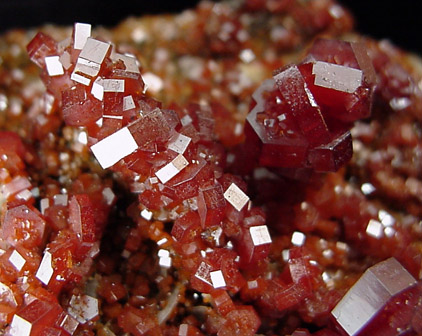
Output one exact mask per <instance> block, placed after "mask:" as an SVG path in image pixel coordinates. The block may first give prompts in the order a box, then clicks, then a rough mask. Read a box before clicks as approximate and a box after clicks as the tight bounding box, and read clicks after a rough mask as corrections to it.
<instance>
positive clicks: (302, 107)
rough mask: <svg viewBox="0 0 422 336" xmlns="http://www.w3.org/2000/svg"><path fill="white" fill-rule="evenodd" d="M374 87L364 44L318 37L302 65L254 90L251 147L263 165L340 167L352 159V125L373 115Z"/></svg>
mask: <svg viewBox="0 0 422 336" xmlns="http://www.w3.org/2000/svg"><path fill="white" fill-rule="evenodd" d="M374 88H375V71H374V68H373V65H372V62H371V60H370V59H369V56H368V55H367V53H366V50H365V48H364V47H363V45H362V44H361V43H357V42H344V41H333V40H326V39H318V40H316V41H315V43H314V44H313V46H312V47H311V49H310V50H309V53H308V55H307V57H306V59H305V60H304V61H303V62H302V63H300V64H299V65H287V66H285V67H284V68H281V69H279V70H277V71H276V73H275V75H274V77H273V78H272V79H268V80H267V81H265V82H264V83H263V84H262V85H261V86H260V87H259V88H258V90H257V91H255V93H254V94H253V99H254V101H255V106H254V107H253V109H252V110H251V112H250V114H249V115H248V117H247V121H248V123H247V129H246V132H247V133H246V134H247V136H248V137H249V144H248V146H250V147H251V148H252V151H253V152H254V153H253V155H254V156H255V157H256V158H257V160H258V162H259V163H258V164H259V165H262V166H266V167H281V168H310V169H312V170H315V171H321V172H323V171H337V170H338V169H339V168H340V167H342V166H344V165H345V164H346V163H347V162H348V161H349V160H350V159H351V157H352V152H353V150H352V137H351V134H350V129H351V128H352V126H353V122H354V121H356V120H359V119H362V118H367V117H369V116H370V113H371V104H372V96H373V92H374Z"/></svg>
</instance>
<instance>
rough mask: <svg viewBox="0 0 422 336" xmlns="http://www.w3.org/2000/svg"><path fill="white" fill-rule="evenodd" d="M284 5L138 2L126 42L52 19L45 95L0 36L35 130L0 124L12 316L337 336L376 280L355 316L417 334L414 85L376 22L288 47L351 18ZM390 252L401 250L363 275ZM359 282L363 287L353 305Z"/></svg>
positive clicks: (41, 60) (23, 114) (132, 328)
mask: <svg viewBox="0 0 422 336" xmlns="http://www.w3.org/2000/svg"><path fill="white" fill-rule="evenodd" d="M276 2H277V1H273V0H262V1H261V0H259V1H257V0H253V1H247V2H246V4H245V5H243V6H238V7H231V5H230V6H229V5H227V4H226V3H218V4H213V3H211V2H206V3H202V4H201V5H200V6H199V7H198V8H197V10H194V11H190V12H189V13H187V14H184V15H183V16H180V17H178V18H177V19H176V20H173V17H170V16H169V17H166V20H164V21H159V20H158V21H156V20H155V19H151V21H148V23H147V24H146V25H143V24H142V25H140V26H138V25H137V24H136V19H135V21H131V22H132V23H130V26H131V27H132V28H133V27H135V28H133V29H134V30H133V31H132V33H130V34H123V33H122V31H124V30H125V29H126V28H125V25H123V26H122V27H121V28H119V29H118V31H119V33H118V34H117V35H118V36H120V37H119V39H124V41H125V42H124V45H122V51H123V52H124V54H120V53H119V52H118V51H117V49H116V48H115V47H114V44H112V43H109V42H105V41H106V40H105V39H104V37H106V38H109V36H108V34H106V33H105V31H103V30H101V31H99V33H100V34H102V35H103V36H102V37H100V38H98V39H96V38H93V37H91V36H89V35H90V34H89V32H88V30H86V31H85V32H84V33H83V34H82V35H83V36H82V35H80V34H79V33H77V29H79V28H82V27H84V28H83V29H87V28H88V26H89V25H84V24H76V25H75V30H74V34H73V35H72V39H66V40H64V41H61V42H59V43H57V42H56V41H54V40H53V39H52V38H50V37H49V36H47V35H44V34H38V35H37V36H36V37H35V38H34V40H33V41H32V42H31V43H30V44H29V45H28V52H29V54H30V58H31V59H32V60H33V61H34V62H35V63H36V64H37V65H39V66H40V67H41V79H42V80H43V81H44V83H45V86H46V88H47V93H46V94H45V95H44V97H43V98H42V100H39V99H38V98H31V95H32V94H34V95H37V94H38V91H37V88H38V85H34V82H30V84H28V83H26V80H24V81H23V83H24V84H22V86H19V87H18V88H16V87H15V85H16V83H17V82H19V83H20V82H21V80H20V79H19V74H20V73H19V72H16V71H13V70H12V71H9V68H8V66H9V65H10V64H9V63H10V60H9V58H11V57H3V54H4V48H3V49H1V50H0V58H1V59H2V61H3V62H5V64H6V66H5V67H4V69H3V67H2V69H1V76H0V82H1V83H4V82H6V81H7V83H8V84H7V85H5V87H6V86H9V85H11V87H12V88H11V89H10V90H9V89H5V90H6V92H7V94H9V93H10V94H12V95H14V94H15V93H16V92H23V93H22V95H21V96H19V97H18V98H19V99H18V100H22V106H20V110H19V109H18V108H16V106H14V105H13V108H12V107H11V106H12V98H13V99H15V100H13V104H16V97H15V96H13V97H9V96H8V97H6V98H7V99H9V101H8V100H7V99H5V98H4V97H5V96H4V95H3V91H2V92H1V93H0V109H1V110H2V111H1V112H2V114H1V118H0V123H1V124H2V127H3V126H4V127H5V128H7V129H9V128H10V129H14V130H16V129H18V130H19V134H21V135H22V136H24V138H23V140H21V138H20V137H19V136H17V135H16V134H15V133H11V132H1V133H0V182H1V184H2V188H1V190H0V205H1V208H0V211H1V216H0V220H1V226H0V333H1V332H2V331H3V330H4V332H5V333H6V335H16V334H19V336H22V335H24V336H26V335H29V336H32V335H33V334H37V335H44V336H53V335H55V336H57V335H60V336H67V335H74V336H76V335H78V336H80V335H87V336H88V335H91V336H92V335H94V334H98V335H99V336H111V335H120V334H122V333H124V334H131V335H132V334H133V335H177V334H178V335H180V336H183V335H185V336H189V335H202V334H207V335H255V334H268V335H270V334H271V335H272V334H279V335H295V336H309V335H311V334H312V335H320V336H323V335H325V336H334V335H339V334H341V333H342V332H343V331H344V330H343V329H342V327H341V325H344V324H342V322H344V321H343V320H342V319H344V318H346V319H352V318H353V316H354V314H355V313H356V312H357V313H358V314H359V313H360V312H361V311H363V310H364V309H361V308H362V307H366V306H365V303H364V302H363V301H364V300H365V299H368V298H369V299H368V300H367V301H371V303H373V302H377V303H378V305H377V307H376V309H375V308H374V309H372V310H371V312H373V313H374V314H372V313H371V314H372V315H371V314H370V315H371V316H370V317H369V322H368V323H367V324H366V325H365V326H364V329H362V330H359V331H358V332H357V333H358V334H359V333H362V334H365V333H366V334H374V335H375V334H377V333H379V332H380V331H382V333H383V334H386V335H389V334H391V335H396V334H397V333H399V332H400V333H407V334H409V335H413V334H415V333H421V332H422V331H421V330H422V326H421V322H420V317H421V314H422V313H421V312H422V308H421V306H422V305H421V300H420V297H421V294H420V281H419V282H417V281H416V280H412V281H408V282H407V283H404V284H403V283H401V281H400V279H399V280H397V279H395V278H394V276H397V274H400V278H401V277H402V276H403V274H405V273H406V271H405V269H407V270H408V271H409V272H411V273H412V275H413V276H414V277H417V276H419V277H420V265H421V263H420V261H421V257H420V254H421V248H420V244H419V243H418V239H419V238H420V227H419V226H420V225H419V224H418V222H419V220H418V218H419V217H418V216H419V215H420V209H419V206H418V205H419V203H420V195H419V194H420V190H419V189H420V188H419V187H420V186H419V180H418V176H419V173H418V171H417V166H418V165H417V164H414V163H417V162H419V161H418V159H417V154H415V153H417V152H418V150H417V148H418V147H417V146H418V139H419V137H418V134H419V133H418V128H417V127H414V126H411V124H410V122H413V121H412V120H413V119H412V118H413V117H414V115H419V114H418V113H419V112H418V110H415V107H414V106H417V103H416V102H417V97H416V95H417V93H418V89H417V85H416V82H415V83H413V82H412V80H410V79H409V78H408V75H409V74H408V72H407V71H406V70H404V68H403V69H401V68H400V67H398V66H395V65H392V64H394V61H393V60H394V59H397V57H398V56H397V55H395V56H392V55H391V54H388V52H386V51H385V50H388V48H387V49H385V50H384V49H383V48H384V47H382V46H381V45H379V44H376V43H375V42H368V41H365V42H364V43H365V45H363V44H360V43H350V42H343V41H336V40H325V39H316V40H315V42H314V43H313V45H312V46H311V48H310V50H309V51H308V56H307V57H306V58H305V60H304V61H302V62H301V63H298V64H296V65H294V64H290V65H287V66H286V65H285V64H286V61H287V60H288V61H291V60H292V59H293V58H294V57H293V56H296V54H295V55H293V54H291V55H289V56H288V57H285V55H283V52H282V51H283V50H284V49H283V48H292V47H293V48H295V50H296V47H297V46H300V45H305V44H307V43H308V41H309V40H310V38H312V39H313V37H315V36H314V34H315V32H319V31H321V30H324V29H328V30H327V31H326V32H327V33H328V32H330V33H328V36H330V35H335V36H339V35H340V34H342V32H343V30H344V27H345V25H346V26H347V24H350V22H349V23H348V19H347V18H348V17H347V15H346V14H345V11H344V10H343V9H342V8H341V7H340V6H338V5H337V4H336V3H335V2H334V1H331V0H328V1H316V2H315V1H314V2H306V1H305V2H304V1H294V0H288V1H279V2H277V3H276ZM251 9H252V10H253V11H251ZM255 12H256V13H255ZM268 12H270V13H272V14H271V17H269V13H268ZM314 13H316V15H314ZM289 15H290V16H289ZM264 22H268V24H267V23H265V24H264ZM144 23H145V22H144ZM150 26H151V27H155V28H151V27H150ZM132 28H131V29H132ZM150 28H151V29H152V30H153V31H152V34H151V35H150V34H149V33H150V31H149V29H150ZM161 28H163V29H162V31H161ZM164 28H166V29H164ZM167 28H168V29H167ZM173 28H177V29H173ZM144 29H146V31H147V32H148V34H146V35H145V32H144ZM179 29H180V32H179ZM155 30H159V34H156V33H154V31H155ZM89 31H90V29H89ZM161 35H162V36H161ZM57 36H60V34H58V35H57ZM139 36H141V39H143V40H142V42H140V43H136V47H135V46H134V45H133V44H132V42H131V39H133V40H136V39H138V38H139ZM142 36H143V37H142ZM163 36H164V37H163ZM266 36H268V39H267V38H266ZM170 37H171V38H170ZM257 37H262V38H263V41H257ZM12 40H14V41H15V39H12ZM270 40H271V42H269V41H270ZM17 41H20V40H19V39H17ZM151 41H153V42H151ZM189 41H190V42H189ZM17 43H19V42H17ZM151 43H152V44H151ZM168 43H170V47H169V48H167V46H168ZM76 45H78V46H77V48H76ZM138 48H139V49H138ZM366 48H369V52H367V51H366ZM6 49H7V48H6ZM12 49H13V48H12ZM139 50H143V51H142V55H141V59H142V65H143V67H144V69H140V68H139V64H138V63H137V61H136V59H135V57H134V56H133V55H130V54H129V53H134V54H137V53H138V52H139ZM150 54H151V55H152V54H154V55H153V56H151V57H150ZM368 55H370V56H371V57H368ZM208 56H216V57H213V58H208ZM279 56H280V57H279ZM150 58H151V59H150ZM12 59H13V58H12ZM373 61H374V64H375V65H376V67H377V71H378V72H381V73H382V74H381V75H379V74H375V73H374V71H373V68H372V63H373ZM412 64H413V63H412ZM281 65H283V66H284V67H282V68H280V69H279V70H277V71H275V72H274V73H273V78H271V79H268V80H265V81H263V82H262V84H261V85H260V86H259V83H260V81H261V80H262V78H265V77H269V76H271V72H272V71H273V70H274V69H275V68H277V67H280V66H281ZM384 66H385V68H384ZM412 66H413V65H411V64H407V67H408V68H411V67H412ZM405 68H406V67H405ZM145 71H147V74H146V76H145V83H146V84H144V81H143V79H142V75H141V72H142V73H145ZM175 74H177V76H178V78H177V80H176V79H175V78H174V77H173V76H175ZM9 77H10V78H9ZM30 77H31V78H32V75H31V76H30ZM3 78H6V79H5V80H3ZM379 80H381V82H380V87H379V91H374V87H375V84H376V83H377V82H378V81H379ZM154 81H155V83H154ZM154 84H157V85H154ZM18 85H21V84H18ZM148 85H149V86H150V87H149V88H148ZM257 86H258V89H256V87H257ZM34 90H35V91H36V93H32V92H33V91H34ZM254 90H255V92H254ZM9 91H10V92H9ZM252 92H254V93H252ZM152 95H154V97H160V99H162V100H163V103H161V102H160V101H158V100H156V99H155V98H152V97H151V96H152ZM374 95H375V96H376V100H374V99H373V96H374ZM251 96H252V97H251ZM187 98H189V99H191V100H192V101H195V103H188V102H187V100H189V99H187ZM250 98H252V104H251V106H250V107H251V112H250V113H249V115H248V116H247V122H246V125H245V133H246V143H245V144H244V145H241V146H239V147H236V148H234V149H233V148H231V147H232V146H235V145H238V144H240V143H241V142H242V141H243V134H242V125H243V122H244V120H245V116H246V114H247V110H248V105H249V103H250V102H251V101H250ZM40 99H41V98H40ZM157 99H158V98H157ZM172 99H176V103H171V102H170V101H171V100H172ZM217 101H218V102H217ZM373 103H374V104H375V107H376V109H377V110H376V114H375V115H374V119H373V120H371V122H367V121H360V122H359V123H358V124H357V126H356V127H355V128H354V129H353V136H354V137H355V138H356V139H357V140H356V142H355V143H354V144H356V149H357V150H356V152H357V155H356V157H355V160H354V161H353V162H351V164H350V166H348V168H347V169H344V170H341V169H340V168H341V167H342V166H344V165H345V164H346V163H347V162H348V161H349V160H350V158H351V156H352V146H351V144H352V137H351V132H350V129H351V128H352V126H353V122H355V121H357V120H358V119H362V118H367V117H368V116H369V115H370V111H371V107H372V104H373ZM386 103H387V105H388V106H390V108H391V109H392V110H395V111H399V110H400V111H401V110H405V109H407V108H409V106H410V110H411V111H412V113H413V114H414V115H413V116H411V115H410V114H409V113H396V114H393V113H390V111H389V110H388V111H386V110H385V106H384V105H385V104H386ZM412 104H415V105H414V106H412ZM9 105H10V106H9ZM19 114H20V115H19ZM3 116H6V117H7V118H9V117H10V119H7V122H5V123H4V125H3ZM62 120H64V122H65V125H63V122H62ZM397 120H399V122H398V125H397V129H394V130H392V129H393V128H394V126H392V125H390V123H391V124H394V123H396V122H397ZM409 120H410V121H409ZM9 121H10V123H9ZM15 121H16V123H18V124H19V125H15ZM383 128H385V129H386V130H388V131H385V130H384V129H383ZM379 130H380V134H381V135H379V136H378V135H377V132H378V131H379ZM389 132H390V133H389ZM24 143H25V145H24ZM398 144H399V146H402V147H399V148H401V149H403V153H402V151H401V150H398V147H397V146H398ZM89 149H91V152H92V153H93V155H94V156H95V158H96V159H97V161H98V162H97V161H95V160H94V157H93V156H92V155H90V152H89ZM238 155H239V157H241V158H243V159H244V160H243V161H242V160H238V157H237V156H238ZM412 160H413V161H412ZM368 162H369V163H368ZM410 162H412V163H411V164H410ZM98 163H99V165H98ZM100 166H101V167H100ZM264 167H268V168H269V169H266V168H264ZM415 167H416V168H415ZM101 168H103V169H101ZM106 168H110V169H109V170H106ZM228 171H230V173H228ZM313 171H317V172H334V171H339V172H337V173H333V174H313ZM233 172H238V173H241V174H242V175H245V176H243V177H239V176H236V175H233ZM381 173H384V174H387V176H394V174H396V176H395V177H396V179H391V180H390V179H388V178H387V179H386V178H385V175H384V177H382V176H381V175H382V174H381ZM388 174H390V175H388ZM397 175H398V176H399V178H397ZM406 176H407V179H406ZM292 177H293V178H294V179H291V178H292ZM397 181H398V182H397ZM397 184H398V185H400V186H401V187H400V188H392V187H391V185H397ZM382 188H385V189H386V190H387V191H388V192H389V193H387V194H386V195H382V196H380V194H382V193H381V192H380V190H383V189H382ZM393 189H400V190H399V191H397V190H393ZM401 189H403V190H406V192H407V194H406V193H405V192H402V190H401ZM391 194H393V195H395V197H397V198H399V197H402V198H401V199H400V200H399V201H397V202H395V201H394V200H397V199H394V197H393V198H391ZM372 197H373V198H374V199H375V200H376V201H375V202H373V201H372V200H371V198H372ZM409 200H410V202H407V201H409ZM406 202H407V204H408V205H404V204H406ZM393 203H394V206H390V205H391V204H393ZM396 203H397V204H396ZM37 209H40V211H38V210H37ZM403 209H406V211H404V210H403ZM392 255H394V256H396V257H397V258H398V259H400V262H401V263H402V265H403V267H402V268H400V267H396V266H397V265H394V264H392V263H391V259H388V258H389V257H391V256H392ZM97 257H98V259H97ZM378 260H387V261H384V263H387V264H388V265H389V267H387V268H389V269H387V268H386V267H384V268H382V270H381V271H379V269H378V267H379V265H380V264H376V265H375V266H374V267H372V268H370V269H369V271H367V273H368V272H369V273H374V270H375V269H378V271H379V272H378V273H377V272H375V273H377V274H376V276H375V277H372V280H374V281H373V282H372V281H369V282H368V281H366V280H367V279H366V276H367V273H364V274H363V275H362V277H361V279H359V280H358V278H359V275H360V274H361V273H362V272H363V271H364V269H365V268H366V267H369V266H371V265H373V264H374V263H376V262H377V261H378ZM391 269H392V270H393V271H391ZM390 271H391V272H390ZM390 273H391V274H392V273H394V274H395V275H394V274H393V275H391V274H390ZM389 276H392V277H393V278H394V279H393V280H394V281H392V282H393V284H391V281H390V283H389V282H388V277H389ZM362 279H363V280H362ZM365 279H366V280H365ZM386 279H387V281H386ZM407 279H408V278H407ZM390 280H391V279H390ZM395 280H397V281H395ZM356 281H357V282H356ZM361 281H363V282H364V286H361V285H360V282H361ZM354 282H356V284H355V285H354V286H352V285H353V283H354ZM374 284H375V285H374ZM395 285H397V286H399V287H400V288H401V289H402V290H400V291H398V292H395V291H394V290H391V288H392V287H394V286H395ZM402 285H403V286H402ZM360 286H361V287H360ZM348 288H351V289H350V291H349V293H352V294H353V295H351V294H350V295H349V294H348V293H346V292H347V290H348ZM359 288H360V289H359ZM362 288H363V289H362ZM356 289H358V292H359V293H358V295H355V291H356ZM367 289H373V291H372V292H370V293H369V294H368V293H367V292H366V290H367ZM385 290H387V291H389V290H390V291H391V293H389V294H388V295H385ZM393 292H394V293H395V294H392V293H393ZM345 293H346V294H345ZM344 294H345V295H344ZM350 296H353V297H356V296H358V299H357V301H359V302H360V303H362V302H363V303H362V304H361V305H359V307H357V308H356V309H352V311H347V306H349V305H351V307H352V308H355V306H354V305H353V302H352V303H350ZM342 297H343V299H342V300H341V301H340V299H341V298H342ZM343 301H344V302H345V303H344V302H343ZM352 301H353V300H352ZM339 302H340V303H339ZM342 302H343V303H344V304H343V303H342ZM380 302H381V303H382V305H381V304H379V303H380ZM337 304H339V306H337V307H340V308H334V307H335V306H336V305H337ZM345 307H346V308H345ZM372 308H373V307H372ZM41 310H42V312H41ZM338 310H340V312H341V313H342V314H337V315H336V312H337V311H338ZM331 311H332V312H333V316H334V319H333V317H332V316H331ZM346 311H347V313H344V312H346ZM365 312H367V311H365ZM340 315H341V316H340ZM345 316H346V317H345ZM368 316H369V315H368ZM368 316H366V317H368ZM308 328H309V330H308Z"/></svg>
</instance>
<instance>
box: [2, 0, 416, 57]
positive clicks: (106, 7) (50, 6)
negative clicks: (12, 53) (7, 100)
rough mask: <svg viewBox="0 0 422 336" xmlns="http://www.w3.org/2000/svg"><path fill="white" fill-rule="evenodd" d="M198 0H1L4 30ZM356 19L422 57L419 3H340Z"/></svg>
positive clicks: (116, 16) (364, 29) (94, 19)
mask: <svg viewBox="0 0 422 336" xmlns="http://www.w3.org/2000/svg"><path fill="white" fill-rule="evenodd" d="M197 2H198V0H173V1H166V0H132V1H131V0H114V1H109V0H68V1H66V0H65V1H63V0H0V31H5V30H7V29H10V28H17V27H22V28H27V27H34V26H37V25H40V24H43V23H56V24H64V25H70V24H73V23H74V22H77V21H78V22H88V23H91V24H93V25H100V24H101V25H104V26H113V25H116V24H117V23H119V22H120V21H121V20H122V19H124V18H125V17H127V16H129V15H134V16H138V15H142V14H145V13H149V14H154V13H164V12H178V11H180V10H182V9H184V8H189V7H192V6H194V5H195V4H196V3H197ZM339 2H340V3H342V4H343V5H344V6H346V7H347V8H349V9H350V10H351V11H352V13H354V16H355V18H356V29H357V30H358V31H359V32H361V33H363V34H365V35H369V36H372V37H375V38H378V39H381V38H388V39H390V40H391V41H393V42H394V43H395V44H397V45H399V46H401V47H403V48H405V49H408V50H411V51H414V52H417V53H419V54H421V55H422V37H420V36H421V34H422V23H421V22H422V19H421V18H419V17H420V15H421V13H420V12H418V10H417V8H418V6H417V4H418V1H416V0H400V1H397V2H393V1H382V0H381V1H379V0H340V1H339Z"/></svg>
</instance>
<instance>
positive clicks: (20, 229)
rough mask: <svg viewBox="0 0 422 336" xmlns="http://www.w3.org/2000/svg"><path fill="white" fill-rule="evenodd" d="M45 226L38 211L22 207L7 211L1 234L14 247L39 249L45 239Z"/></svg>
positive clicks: (25, 206)
mask: <svg viewBox="0 0 422 336" xmlns="http://www.w3.org/2000/svg"><path fill="white" fill-rule="evenodd" d="M45 226H46V223H45V220H44V219H43V218H42V217H41V214H40V213H39V211H38V210H37V209H35V208H33V207H29V206H27V205H20V206H17V207H15V208H12V209H9V210H7V212H6V214H5V217H4V222H3V225H2V227H1V231H0V234H1V238H2V239H4V240H5V241H7V242H9V243H10V244H11V245H12V246H24V247H26V248H29V249H31V248H38V247H41V244H42V242H43V239H44V231H45Z"/></svg>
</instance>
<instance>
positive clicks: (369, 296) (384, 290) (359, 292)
mask: <svg viewBox="0 0 422 336" xmlns="http://www.w3.org/2000/svg"><path fill="white" fill-rule="evenodd" d="M416 283H417V282H416V280H415V279H414V278H413V277H412V275H411V274H410V273H409V272H408V271H407V270H406V269H405V268H404V267H403V266H402V265H401V264H400V263H399V262H398V261H397V260H396V259H395V258H390V259H387V260H385V261H383V262H380V263H378V264H376V265H374V266H372V267H371V268H369V269H368V270H367V271H366V272H365V273H364V274H363V275H362V276H361V278H360V279H359V280H358V282H356V283H355V284H354V285H353V287H352V288H350V290H349V291H348V292H347V293H346V295H345V296H344V297H343V298H342V299H341V301H340V302H339V303H338V304H337V306H336V307H335V308H334V309H333V310H332V312H331V314H332V315H333V316H334V318H335V319H336V321H337V323H338V324H339V325H340V326H341V327H342V329H343V330H344V331H346V332H347V334H348V335H351V336H352V335H357V334H359V333H360V332H361V330H362V329H364V328H365V327H366V326H367V325H368V324H370V323H371V320H372V319H374V318H375V316H376V315H377V314H380V312H381V311H382V309H383V307H384V306H385V305H386V304H387V303H388V302H389V300H391V299H392V298H393V297H394V296H395V295H397V294H399V293H401V292H403V291H405V290H407V289H409V288H411V287H413V286H415V285H416ZM409 322H410V321H409Z"/></svg>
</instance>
